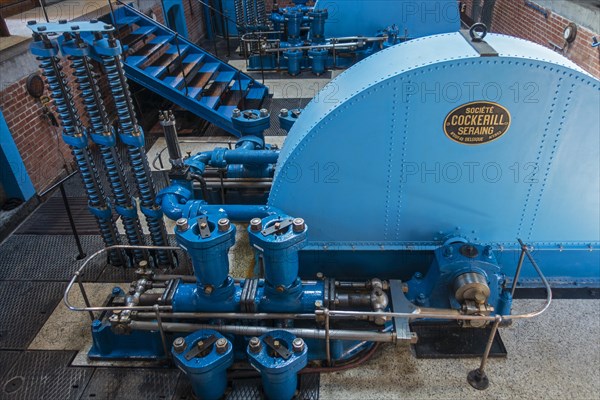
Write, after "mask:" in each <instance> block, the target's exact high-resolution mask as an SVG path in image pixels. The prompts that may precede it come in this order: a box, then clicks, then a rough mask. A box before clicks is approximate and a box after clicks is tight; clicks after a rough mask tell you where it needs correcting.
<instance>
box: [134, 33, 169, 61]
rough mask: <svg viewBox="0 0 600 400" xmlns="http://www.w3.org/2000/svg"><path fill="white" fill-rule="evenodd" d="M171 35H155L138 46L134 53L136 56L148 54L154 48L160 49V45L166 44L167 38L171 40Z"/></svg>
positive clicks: (152, 51) (154, 49)
mask: <svg viewBox="0 0 600 400" xmlns="http://www.w3.org/2000/svg"><path fill="white" fill-rule="evenodd" d="M171 38H172V36H171V35H165V36H156V37H155V38H154V39H152V40H151V41H149V42H148V43H146V44H145V45H144V46H142V47H140V48H139V49H138V50H136V51H135V53H134V55H136V56H138V55H139V56H150V55H151V54H152V53H154V52H155V51H156V50H158V49H160V48H161V47H162V46H164V45H165V44H167V43H168V42H169V40H171Z"/></svg>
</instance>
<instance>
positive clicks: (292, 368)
mask: <svg viewBox="0 0 600 400" xmlns="http://www.w3.org/2000/svg"><path fill="white" fill-rule="evenodd" d="M246 353H247V355H248V359H249V360H250V363H251V364H252V366H253V367H254V368H256V369H257V370H258V371H260V374H261V378H262V384H263V390H264V392H265V395H266V397H267V399H269V400H290V399H291V398H292V397H294V394H295V392H296V388H297V386H298V371H300V370H301V369H302V368H304V367H305V366H306V363H307V360H308V357H307V354H308V348H307V346H306V344H305V343H304V341H303V340H302V339H300V338H297V337H296V336H294V335H292V334H291V333H289V332H286V331H271V332H268V333H265V334H264V335H262V336H261V337H260V338H256V337H255V338H252V339H251V340H250V343H249V344H248V348H247V349H246Z"/></svg>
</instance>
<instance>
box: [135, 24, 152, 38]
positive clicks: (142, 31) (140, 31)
mask: <svg viewBox="0 0 600 400" xmlns="http://www.w3.org/2000/svg"><path fill="white" fill-rule="evenodd" d="M156 29H157V27H156V26H152V25H144V26H140V27H139V28H137V29H136V30H135V31H133V32H131V34H132V35H143V36H146V35H150V34H151V33H154V32H155V31H156Z"/></svg>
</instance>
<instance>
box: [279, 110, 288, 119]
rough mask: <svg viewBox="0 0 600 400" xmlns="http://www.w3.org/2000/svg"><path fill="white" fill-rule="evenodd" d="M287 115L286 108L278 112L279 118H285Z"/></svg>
mask: <svg viewBox="0 0 600 400" xmlns="http://www.w3.org/2000/svg"><path fill="white" fill-rule="evenodd" d="M288 115H290V112H289V110H288V109H287V108H282V109H281V111H279V116H281V117H284V118H285V117H287V116H288Z"/></svg>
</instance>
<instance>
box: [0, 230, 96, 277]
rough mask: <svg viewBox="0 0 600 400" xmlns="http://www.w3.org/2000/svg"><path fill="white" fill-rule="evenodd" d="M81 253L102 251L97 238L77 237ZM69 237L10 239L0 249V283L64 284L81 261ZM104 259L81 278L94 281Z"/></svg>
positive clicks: (94, 264) (93, 264) (91, 266)
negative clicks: (78, 259)
mask: <svg viewBox="0 0 600 400" xmlns="http://www.w3.org/2000/svg"><path fill="white" fill-rule="evenodd" d="M80 239H81V243H82V246H83V249H84V251H85V252H86V253H87V254H88V255H91V254H93V253H95V252H96V251H98V250H100V249H102V248H103V247H104V244H103V242H102V239H100V237H99V236H92V235H84V236H80ZM77 254H78V251H77V247H76V245H75V239H74V238H73V236H68V235H12V236H11V237H9V238H8V239H7V240H6V241H5V242H4V243H2V244H1V245H0V280H27V281H68V280H70V279H71V277H72V276H73V273H74V272H75V271H76V270H77V269H78V268H79V267H80V266H81V263H82V262H83V261H77V260H75V257H76V256H77ZM105 261H106V260H105V259H104V258H102V257H99V258H97V259H96V260H94V261H93V262H92V264H91V265H90V266H89V268H87V269H86V271H87V272H86V273H85V275H83V276H82V278H83V280H84V281H95V280H96V279H97V278H98V276H99V275H100V273H101V272H102V270H103V269H104V265H105Z"/></svg>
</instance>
